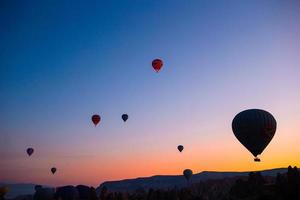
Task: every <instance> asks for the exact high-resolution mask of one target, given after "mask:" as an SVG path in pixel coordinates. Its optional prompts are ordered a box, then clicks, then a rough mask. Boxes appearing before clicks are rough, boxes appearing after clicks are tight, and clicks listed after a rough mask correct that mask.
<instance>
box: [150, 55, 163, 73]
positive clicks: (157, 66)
mask: <svg viewBox="0 0 300 200" xmlns="http://www.w3.org/2000/svg"><path fill="white" fill-rule="evenodd" d="M162 66H163V61H162V60H161V59H158V58H157V59H154V60H153V61H152V67H153V69H154V70H155V71H156V72H159V71H160V70H161V68H162Z"/></svg>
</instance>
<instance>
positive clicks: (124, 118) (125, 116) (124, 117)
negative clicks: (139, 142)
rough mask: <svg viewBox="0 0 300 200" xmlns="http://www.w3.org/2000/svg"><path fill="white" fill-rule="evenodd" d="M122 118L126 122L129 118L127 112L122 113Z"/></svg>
mask: <svg viewBox="0 0 300 200" xmlns="http://www.w3.org/2000/svg"><path fill="white" fill-rule="evenodd" d="M122 119H123V121H124V122H126V121H127V119H128V115H127V114H123V115H122Z"/></svg>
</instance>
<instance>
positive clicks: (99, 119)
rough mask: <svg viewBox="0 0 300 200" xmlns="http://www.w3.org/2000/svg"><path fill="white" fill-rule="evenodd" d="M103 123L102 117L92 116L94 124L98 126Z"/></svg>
mask: <svg viewBox="0 0 300 200" xmlns="http://www.w3.org/2000/svg"><path fill="white" fill-rule="evenodd" d="M100 121H101V117H100V115H93V116H92V122H93V123H94V124H95V126H97V124H98V123H99V122H100Z"/></svg>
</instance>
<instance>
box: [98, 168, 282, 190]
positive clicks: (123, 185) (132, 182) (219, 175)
mask: <svg viewBox="0 0 300 200" xmlns="http://www.w3.org/2000/svg"><path fill="white" fill-rule="evenodd" d="M260 172H261V174H262V175H263V176H272V177H275V176H276V175H277V173H286V172H287V168H276V169H269V170H263V171H260ZM249 173H250V171H246V172H216V171H203V172H200V173H198V174H194V175H193V177H192V178H191V180H190V183H189V184H191V183H197V182H201V181H206V180H216V179H224V178H232V177H244V176H245V177H247V176H248V174H249ZM187 184H188V183H187V181H186V179H185V178H184V177H183V176H180V175H174V176H168V175H166V176H164V175H159V176H151V177H144V178H136V179H125V180H120V181H107V182H104V183H102V184H100V186H99V187H98V188H97V193H99V192H100V190H101V188H102V187H104V186H105V187H106V188H107V189H108V190H109V191H113V192H133V191H135V190H138V189H144V190H149V189H151V188H152V189H170V188H175V187H176V188H182V187H185V186H187Z"/></svg>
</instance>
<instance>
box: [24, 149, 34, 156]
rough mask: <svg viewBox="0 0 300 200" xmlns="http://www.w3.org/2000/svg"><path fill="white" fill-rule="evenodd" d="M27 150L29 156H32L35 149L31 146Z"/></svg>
mask: <svg viewBox="0 0 300 200" xmlns="http://www.w3.org/2000/svg"><path fill="white" fill-rule="evenodd" d="M26 152H27V154H28V156H31V155H32V154H33V152H34V149H33V148H31V147H30V148H27V150H26Z"/></svg>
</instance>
